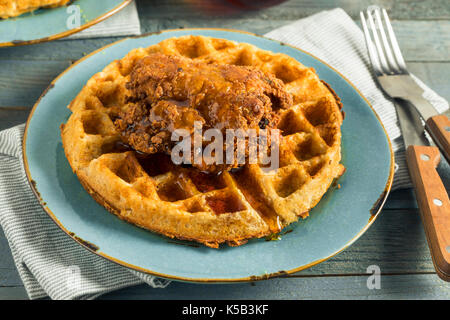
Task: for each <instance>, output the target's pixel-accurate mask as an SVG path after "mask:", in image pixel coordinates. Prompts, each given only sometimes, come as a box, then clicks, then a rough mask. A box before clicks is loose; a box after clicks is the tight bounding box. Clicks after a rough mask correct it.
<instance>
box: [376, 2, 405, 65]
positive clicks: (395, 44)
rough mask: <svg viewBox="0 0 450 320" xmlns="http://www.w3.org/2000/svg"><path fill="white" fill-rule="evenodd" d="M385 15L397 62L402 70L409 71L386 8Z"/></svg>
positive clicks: (383, 10)
mask: <svg viewBox="0 0 450 320" xmlns="http://www.w3.org/2000/svg"><path fill="white" fill-rule="evenodd" d="M382 12H383V17H384V20H385V23H386V28H387V31H388V34H389V39H390V40H391V44H392V50H394V55H395V59H396V60H397V64H398V66H399V67H400V69H401V71H403V72H405V73H408V70H407V69H406V64H405V60H404V59H403V55H402V52H401V51H400V47H399V45H398V42H397V38H396V36H395V33H394V29H392V25H391V21H390V20H389V17H388V15H387V12H386V9H382Z"/></svg>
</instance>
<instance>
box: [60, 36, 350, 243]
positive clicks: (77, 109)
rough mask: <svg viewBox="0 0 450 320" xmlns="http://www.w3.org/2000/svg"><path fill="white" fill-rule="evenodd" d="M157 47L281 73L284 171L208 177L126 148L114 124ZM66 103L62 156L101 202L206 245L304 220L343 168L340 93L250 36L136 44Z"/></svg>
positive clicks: (256, 168)
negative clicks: (289, 101)
mask: <svg viewBox="0 0 450 320" xmlns="http://www.w3.org/2000/svg"><path fill="white" fill-rule="evenodd" d="M154 52H161V53H164V54H169V55H182V56H185V57H188V58H191V59H194V60H199V61H204V62H207V63H220V64H234V65H241V66H253V67H256V68H258V69H260V70H262V71H264V72H266V73H271V74H273V75H275V76H276V77H277V78H279V79H281V80H282V81H283V82H284V84H285V87H286V89H287V90H288V92H289V93H290V94H291V95H292V98H293V101H294V104H293V106H292V107H290V108H289V109H287V110H285V111H283V113H282V114H281V120H280V122H279V125H278V129H280V130H281V133H282V139H281V141H280V146H279V149H280V160H279V162H280V165H279V168H278V169H274V170H264V166H263V165H261V164H246V165H245V166H244V167H243V168H242V169H241V170H238V171H237V172H232V171H228V172H223V173H222V174H221V175H220V176H211V175H208V174H204V173H201V172H200V171H197V170H194V169H192V168H185V167H182V166H176V165H174V164H173V163H172V162H171V160H170V157H169V156H166V155H164V154H154V155H152V156H149V157H141V156H140V154H139V153H137V152H135V151H133V150H130V149H129V148H127V147H126V146H124V145H123V144H122V143H121V139H120V133H119V132H117V130H116V128H115V126H114V124H113V122H114V120H115V119H117V117H118V115H119V113H120V111H121V110H122V109H123V108H125V106H126V96H127V89H126V88H125V84H126V83H127V82H128V79H129V76H130V72H131V70H132V68H133V66H134V65H135V64H136V62H137V61H138V60H139V59H141V58H143V57H145V56H146V55H149V54H150V53H154ZM69 109H70V110H71V111H72V115H71V116H70V118H69V120H68V121H67V123H66V124H62V125H61V135H62V142H63V146H64V150H65V154H66V157H67V159H68V161H69V163H70V165H71V167H72V169H73V171H74V172H75V173H76V174H77V176H78V178H79V180H80V182H81V184H82V185H83V186H84V188H85V189H86V190H87V191H88V192H89V193H90V194H91V196H92V197H93V198H94V199H95V200H96V201H97V202H99V203H100V204H101V205H103V206H104V207H105V208H106V209H107V210H109V211H110V212H112V213H114V214H116V215H117V216H118V217H119V218H121V219H124V220H126V221H128V222H130V223H132V224H135V225H137V226H139V227H142V228H145V229H148V230H151V231H153V232H157V233H160V234H163V235H166V236H168V237H171V238H178V239H184V240H193V241H197V242H200V243H203V244H205V245H207V246H209V247H214V248H217V247H218V246H219V244H221V243H224V242H226V243H228V244H229V245H231V246H237V245H241V244H244V243H245V242H247V240H248V239H251V238H260V237H264V236H269V235H272V234H274V233H277V232H279V231H281V229H282V228H284V227H285V226H287V225H288V224H290V223H292V222H295V221H297V220H298V218H299V217H302V218H305V217H307V216H308V213H309V211H310V210H311V208H313V207H314V206H315V205H316V204H317V203H318V202H319V200H320V199H321V197H322V196H323V195H324V194H325V192H326V191H327V189H328V188H329V187H330V185H331V184H332V182H333V180H334V179H336V178H338V177H339V176H341V175H342V173H343V172H344V167H343V165H342V164H340V160H341V147H340V145H341V131H340V126H341V124H342V120H343V117H342V113H341V110H340V109H341V103H340V100H339V98H338V97H337V96H336V95H335V93H334V92H333V91H332V90H331V88H330V87H329V86H328V85H326V84H325V83H324V82H322V81H321V80H320V79H319V78H318V76H317V74H316V73H315V71H314V70H313V69H312V68H308V67H305V66H304V65H302V64H301V63H300V62H298V61H296V60H295V59H293V58H291V57H289V56H287V55H284V54H275V53H272V52H269V51H264V50H261V49H259V48H257V47H255V46H253V45H250V44H247V43H236V42H233V41H229V40H224V39H216V38H209V37H203V36H183V37H179V38H170V39H167V40H164V41H162V42H160V43H159V44H156V45H152V46H150V47H148V48H138V49H134V50H132V51H131V52H129V53H128V54H127V55H126V56H125V57H124V58H122V59H121V60H116V61H114V62H112V63H111V64H109V65H108V66H107V67H106V68H105V69H104V70H103V71H101V72H99V73H97V74H95V75H94V76H93V77H92V78H91V79H90V80H89V81H88V82H87V84H86V85H85V86H84V87H83V89H82V90H81V92H80V93H79V94H78V96H77V97H76V98H75V99H74V100H73V101H72V102H71V104H70V105H69Z"/></svg>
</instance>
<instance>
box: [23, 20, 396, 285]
mask: <svg viewBox="0 0 450 320" xmlns="http://www.w3.org/2000/svg"><path fill="white" fill-rule="evenodd" d="M190 30H215V31H227V32H234V33H243V34H248V35H251V36H255V37H258V38H262V39H265V40H269V41H273V42H276V43H278V44H280V45H284V46H288V47H291V48H293V49H295V50H298V51H301V52H302V53H305V54H307V55H309V56H311V57H312V58H314V59H316V60H318V61H319V62H321V63H323V64H324V65H325V66H327V67H329V68H330V69H332V70H333V71H334V72H336V73H337V74H338V75H339V76H340V77H341V78H342V79H343V80H345V81H346V82H347V83H348V84H349V85H350V86H351V87H352V88H353V89H354V90H355V91H356V93H358V95H359V96H360V97H361V98H362V99H363V100H364V101H365V102H366V104H367V105H368V106H369V107H370V109H371V111H372V112H373V114H374V115H375V117H376V119H377V121H378V122H379V124H380V125H381V128H382V129H383V132H384V135H385V138H386V140H387V142H388V146H389V152H390V169H389V176H388V178H387V181H386V184H385V187H384V190H383V192H382V193H381V194H380V196H379V197H378V199H377V200H376V201H375V202H374V204H373V205H372V210H371V217H370V219H369V220H368V222H367V223H366V225H365V226H364V227H363V228H362V229H361V230H360V231H359V232H358V233H357V234H356V235H355V236H354V237H353V238H352V239H350V240H349V241H348V242H347V243H346V244H345V245H344V246H342V247H341V248H340V249H339V250H337V251H335V252H333V253H332V254H330V255H328V256H326V257H324V258H321V259H318V260H315V261H313V262H311V263H308V264H305V265H302V266H299V267H297V268H293V269H290V270H286V271H279V272H274V273H269V274H263V275H251V276H247V277H239V278H191V277H182V276H175V275H169V274H165V273H161V272H156V271H153V270H149V269H146V268H142V267H139V266H136V265H133V264H130V263H127V262H125V261H122V260H120V259H118V258H115V257H112V256H110V255H108V254H106V253H103V252H98V251H97V250H95V249H93V248H92V247H91V246H90V245H89V242H87V241H85V240H83V239H81V238H79V237H74V236H73V233H72V232H70V231H69V230H67V229H66V228H65V227H64V225H63V224H62V223H61V222H60V221H59V220H58V218H57V217H56V215H55V214H54V213H53V212H52V211H51V210H50V208H48V207H47V205H46V203H45V201H44V200H43V199H42V197H41V195H40V193H39V191H38V190H37V188H36V185H35V183H34V180H33V178H32V177H31V173H30V170H29V166H28V159H27V153H26V141H27V135H28V128H29V123H30V121H31V119H32V117H33V114H34V111H35V110H36V109H37V107H38V105H39V104H40V102H41V99H42V98H43V97H44V96H45V95H46V94H47V92H48V91H49V90H50V89H51V88H53V87H54V85H55V83H56V82H57V81H58V80H59V79H60V78H61V77H62V76H63V75H65V74H66V73H67V72H68V71H69V70H71V69H72V68H74V67H76V66H77V65H78V64H80V63H81V62H83V61H84V60H86V59H88V58H90V57H91V56H93V55H95V54H97V53H99V52H101V51H103V50H105V49H107V48H109V47H111V46H114V45H116V44H118V43H121V42H123V41H126V40H129V39H138V38H144V37H148V36H152V35H156V34H161V33H166V32H174V31H190ZM22 160H23V165H24V170H25V174H26V178H27V181H28V184H29V186H30V188H31V190H32V191H33V194H34V195H35V197H36V198H37V200H38V202H39V204H40V205H41V207H42V208H43V210H44V211H45V212H46V213H47V214H48V215H49V216H50V218H51V219H52V221H53V222H54V223H55V224H56V225H57V226H58V227H59V228H60V229H61V230H62V231H64V232H65V233H66V234H67V236H68V237H69V238H71V239H72V240H73V241H75V242H76V243H77V244H79V245H81V246H82V247H83V248H85V249H86V250H88V251H90V252H92V253H94V254H96V255H97V256H99V257H102V258H104V259H106V260H107V261H110V262H113V263H116V264H118V265H121V266H123V267H126V268H130V269H132V270H136V271H140V272H143V273H146V274H150V275H153V276H155V277H160V278H165V279H170V280H176V281H184V282H193V283H237V282H250V281H260V280H267V279H271V278H275V277H279V276H284V275H288V274H293V273H296V272H299V271H302V270H305V269H308V268H310V267H312V266H315V265H317V264H320V263H322V262H324V261H327V260H329V259H331V258H332V257H334V256H336V255H337V254H339V253H341V252H342V251H344V250H345V249H347V248H348V247H349V246H351V245H352V244H353V243H354V242H355V241H356V240H357V239H358V238H359V237H361V236H362V235H363V234H364V233H365V232H366V231H367V229H368V228H369V227H370V226H371V225H372V224H373V222H374V221H375V220H376V218H377V217H378V216H379V214H380V212H381V210H382V208H383V206H384V204H385V202H386V199H387V197H388V196H389V193H390V191H391V188H392V183H393V179H394V167H395V159H394V151H393V148H392V142H391V140H390V138H389V135H388V133H387V131H386V128H385V127H384V125H383V122H382V121H381V119H380V117H379V116H378V114H377V112H376V111H375V109H374V108H373V106H372V104H371V103H370V102H369V100H367V98H366V97H365V96H364V95H363V94H362V93H361V92H360V91H359V89H358V88H357V87H356V86H355V85H354V84H353V83H352V82H351V81H350V80H349V79H347V78H346V77H345V76H344V75H343V74H342V73H340V72H339V71H338V70H336V69H335V68H334V67H332V66H331V65H329V64H328V63H326V62H325V61H323V60H322V59H320V58H318V57H316V56H315V55H313V54H311V53H309V52H308V51H305V50H303V49H300V48H298V47H295V46H292V45H290V44H287V43H284V42H282V41H278V40H274V39H270V38H267V37H264V36H262V35H258V34H255V33H252V32H248V31H242V30H237V29H228V28H178V29H166V30H161V31H155V32H148V33H145V34H142V35H138V36H132V37H125V38H123V39H120V40H117V41H114V42H112V43H110V44H107V45H105V46H103V47H101V48H98V49H96V50H94V51H92V52H90V53H89V54H87V55H86V56H83V57H82V58H80V59H79V60H77V61H76V62H75V63H73V64H72V65H70V66H69V67H68V68H66V69H65V70H64V71H63V72H61V73H60V74H59V75H58V76H57V77H56V78H55V79H53V80H52V82H51V83H50V84H49V86H48V87H47V88H46V89H45V90H44V91H43V93H42V94H41V96H40V97H39V98H38V100H37V101H36V103H35V104H34V105H33V107H32V109H31V111H30V114H29V116H28V118H27V121H26V124H25V129H24V135H23V139H22Z"/></svg>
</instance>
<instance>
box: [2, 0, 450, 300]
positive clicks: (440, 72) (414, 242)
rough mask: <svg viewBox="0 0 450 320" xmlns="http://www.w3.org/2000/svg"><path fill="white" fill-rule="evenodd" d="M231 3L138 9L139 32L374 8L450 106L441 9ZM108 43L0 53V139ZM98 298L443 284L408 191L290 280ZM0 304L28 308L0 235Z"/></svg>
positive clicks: (437, 287) (446, 24) (339, 0)
mask: <svg viewBox="0 0 450 320" xmlns="http://www.w3.org/2000/svg"><path fill="white" fill-rule="evenodd" d="M236 2H237V1H233V2H232V1H229V2H227V1H226V0H189V1H187V0H185V1H183V0H166V1H151V0H141V1H137V3H138V10H139V16H140V20H141V25H142V31H143V32H152V31H158V30H163V29H173V28H180V27H186V28H187V27H222V28H233V29H241V30H246V31H251V32H254V33H257V34H264V33H266V32H268V31H270V30H272V29H274V28H277V27H279V26H282V25H285V24H287V23H289V22H291V21H294V20H297V19H300V18H303V17H306V16H308V15H311V14H313V13H316V12H318V11H321V10H326V9H331V8H334V7H341V8H343V9H344V10H345V11H346V12H347V13H348V14H349V15H351V16H352V18H354V19H355V21H357V22H358V23H359V11H360V10H362V9H365V8H366V7H367V6H369V5H370V4H380V5H383V6H384V7H385V8H386V9H387V10H388V12H389V15H390V17H391V19H392V20H393V25H394V29H395V32H396V34H397V36H398V38H399V42H400V46H401V47H402V51H403V53H404V56H405V58H406V60H407V64H408V67H409V69H410V70H411V71H412V72H413V73H414V74H415V75H417V76H418V77H419V78H420V79H422V80H423V81H424V82H425V83H427V84H428V85H429V86H431V87H432V88H433V89H434V90H436V91H437V92H438V93H439V94H440V95H441V96H443V97H445V98H446V99H447V100H450V77H449V75H450V60H449V59H450V3H449V2H448V0H409V1H408V0H403V1H397V0H360V1H357V0H314V1H308V0H296V1H286V2H283V1H274V0H273V1H262V2H266V3H271V5H268V6H267V7H264V8H261V7H260V8H258V10H256V8H255V9H249V8H243V7H240V6H236V5H233V4H232V3H236ZM245 2H246V3H251V2H252V1H249V0H247V1H245ZM254 2H257V1H254ZM227 3H228V4H227ZM116 40H117V38H102V39H89V40H64V41H54V42H49V43H43V44H37V45H32V46H23V47H15V48H0V130H2V129H6V128H9V127H11V126H14V125H16V124H19V123H23V122H25V121H26V119H27V116H28V113H29V111H30V108H31V107H32V106H33V104H34V102H35V101H36V99H37V98H38V97H39V95H40V94H41V93H42V91H43V90H44V89H45V88H46V87H47V86H48V84H49V83H50V81H51V80H52V79H53V78H55V77H56V76H57V75H58V74H59V73H60V72H62V71H63V70H64V69H66V68H67V67H68V66H69V65H70V64H71V63H73V62H74V61H75V60H77V59H79V58H81V57H82V56H83V55H85V54H86V53H89V52H91V51H93V50H95V49H97V48H100V47H102V46H104V45H106V44H108V43H111V42H113V41H116ZM447 178H448V177H447ZM449 182H450V181H449V179H446V181H445V184H446V185H447V186H449V184H450V183H449ZM371 265H377V266H379V267H380V270H381V274H382V275H381V288H380V289H372V290H370V289H368V287H367V280H368V277H369V274H367V268H368V267H369V266H371ZM103 298H109V299H130V298H131V299H305V298H306V299H309V298H312V299H314V298H316V299H317V298H319V299H320V298H322V299H333V298H338V299H346V298H349V299H354V298H356V299H386V298H387V299H389V298H394V299H399V298H400V299H404V298H407V299H450V284H448V283H446V282H444V281H442V280H440V279H439V278H438V277H437V276H436V273H435V271H434V268H433V264H432V261H431V259H430V254H429V251H428V246H427V242H426V239H425V235H424V231H423V227H422V223H421V221H420V217H419V213H418V211H417V204H416V200H415V197H414V194H413V192H412V190H401V191H396V192H393V193H392V194H391V195H390V196H389V199H388V201H387V203H386V206H385V207H384V209H383V211H382V213H381V215H380V217H379V218H378V219H377V220H376V222H375V223H374V225H373V226H372V227H371V228H370V229H369V230H368V231H367V232H366V233H365V234H364V235H363V236H362V237H361V238H360V239H359V240H358V241H357V242H356V243H355V244H354V245H352V246H351V247H350V248H348V249H347V250H345V251H344V252H342V253H341V254H339V255H338V256H336V257H334V258H333V259H330V260H329V261H327V262H324V263H321V264H319V265H317V266H315V267H313V268H310V269H308V270H305V271H302V272H300V273H297V274H295V275H291V276H286V277H283V278H277V279H272V280H267V281H262V282H256V283H242V284H226V285H219V284H215V285H213V284H209V285H204V284H187V283H180V282H173V283H172V284H171V285H170V286H169V287H168V288H166V289H152V288H149V287H148V286H144V285H141V286H136V287H131V288H127V289H123V290H120V291H117V292H114V293H111V294H107V295H105V296H103ZM0 299H27V295H26V292H25V289H24V287H23V284H22V281H21V280H20V278H19V275H18V273H17V271H16V268H15V266H14V263H13V260H12V257H11V253H10V249H9V246H8V243H7V240H6V239H5V236H4V234H3V232H2V231H1V229H0Z"/></svg>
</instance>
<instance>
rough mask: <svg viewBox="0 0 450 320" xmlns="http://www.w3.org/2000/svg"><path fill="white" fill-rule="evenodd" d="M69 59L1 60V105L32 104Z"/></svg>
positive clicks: (66, 64) (64, 67) (67, 64)
mask: <svg viewBox="0 0 450 320" xmlns="http://www.w3.org/2000/svg"><path fill="white" fill-rule="evenodd" d="M69 65H70V62H69V61H38V62H37V61H17V60H8V61H0V106H32V105H33V104H34V102H35V101H36V100H37V99H38V98H39V96H40V95H41V94H42V92H43V91H44V90H45V88H46V87H47V86H48V85H49V84H50V82H51V81H52V80H53V79H54V78H55V77H56V76H57V75H58V74H59V73H61V72H62V71H63V70H64V69H66V68H67V67H68V66H69Z"/></svg>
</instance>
